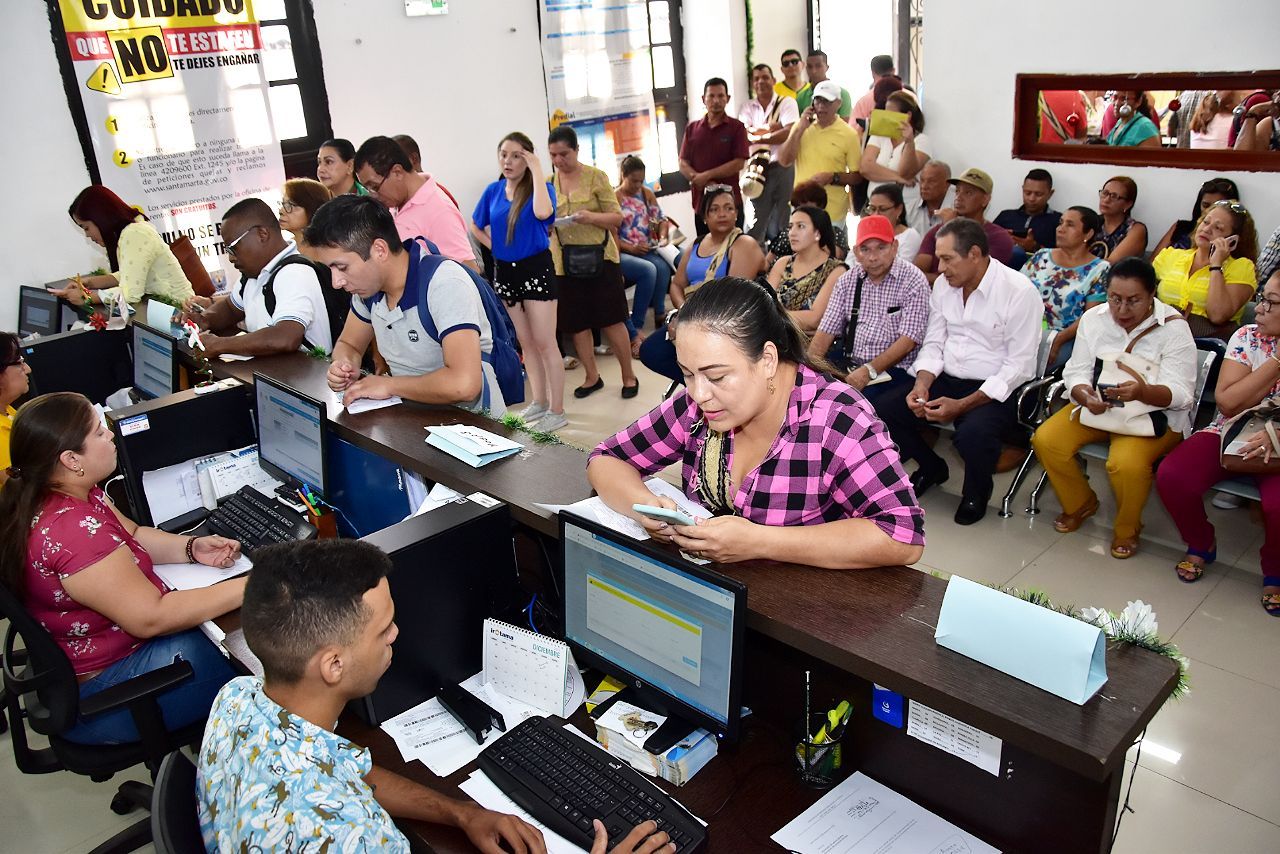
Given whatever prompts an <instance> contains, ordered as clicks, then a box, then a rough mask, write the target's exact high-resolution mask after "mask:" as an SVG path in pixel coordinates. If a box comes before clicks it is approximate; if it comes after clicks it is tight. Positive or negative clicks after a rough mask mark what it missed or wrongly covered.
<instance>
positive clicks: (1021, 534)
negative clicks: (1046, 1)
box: [0, 357, 1280, 854]
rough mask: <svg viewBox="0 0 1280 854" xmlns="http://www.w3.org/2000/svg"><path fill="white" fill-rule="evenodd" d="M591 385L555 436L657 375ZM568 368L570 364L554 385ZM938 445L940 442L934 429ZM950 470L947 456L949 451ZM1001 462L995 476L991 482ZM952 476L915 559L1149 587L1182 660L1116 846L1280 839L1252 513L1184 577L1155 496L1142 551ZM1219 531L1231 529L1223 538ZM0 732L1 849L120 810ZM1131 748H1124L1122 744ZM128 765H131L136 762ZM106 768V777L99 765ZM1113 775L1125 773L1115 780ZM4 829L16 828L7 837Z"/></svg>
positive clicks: (1059, 586)
mask: <svg viewBox="0 0 1280 854" xmlns="http://www.w3.org/2000/svg"><path fill="white" fill-rule="evenodd" d="M599 361H600V367H601V374H602V376H603V377H604V379H605V388H604V389H603V390H601V391H599V392H597V393H596V394H594V395H592V396H591V397H590V398H588V399H586V400H574V399H573V398H572V397H571V396H570V397H569V400H568V403H567V405H566V409H567V412H568V415H569V420H570V425H569V426H568V427H566V428H564V429H563V430H561V431H560V435H561V436H562V437H563V438H564V439H565V440H566V441H568V442H571V443H572V444H575V445H578V446H580V447H591V446H593V445H594V444H595V443H596V442H598V441H599V439H600V438H601V437H603V436H605V435H607V434H608V433H610V432H612V431H613V430H616V429H618V428H619V427H621V426H623V425H625V424H627V423H629V422H630V421H631V420H634V419H635V418H636V417H638V416H639V415H640V414H642V413H643V412H645V411H646V410H647V409H648V408H650V407H651V406H653V405H655V404H656V403H657V402H658V400H659V398H660V396H661V394H662V392H663V390H664V389H665V388H666V386H667V383H666V381H664V380H663V379H661V378H660V377H657V376H655V375H654V374H651V373H649V372H648V371H646V370H644V369H643V367H637V373H638V375H639V376H640V384H641V393H640V395H639V397H637V398H636V399H634V400H622V399H621V398H620V397H619V396H618V391H619V389H620V388H621V379H620V374H619V370H618V364H617V361H616V360H614V359H613V358H611V357H602V358H600V360H599ZM581 381H582V370H581V369H578V370H577V371H571V372H570V373H569V375H568V378H567V380H566V385H567V386H568V387H570V388H571V387H572V386H574V385H577V384H580V383H581ZM940 447H941V448H942V449H943V452H944V453H951V452H950V450H949V440H947V439H945V438H944V439H943V440H942V441H941V442H940ZM952 470H953V471H954V472H956V473H957V474H959V472H960V471H961V468H960V467H959V463H958V461H953V469H952ZM1091 474H1092V475H1093V482H1094V483H1095V484H1096V487H1095V488H1096V489H1097V490H1098V492H1099V495H1100V496H1101V497H1102V499H1103V510H1102V513H1100V514H1099V517H1100V518H1107V514H1108V512H1109V511H1113V510H1114V503H1113V502H1112V501H1111V498H1110V491H1109V489H1107V486H1106V477H1105V474H1104V473H1103V472H1102V470H1101V469H1100V468H1096V467H1094V468H1091ZM1007 477H1008V476H1005V477H1004V478H1003V479H1002V481H1001V482H1000V483H998V485H997V494H1002V492H1003V487H1004V486H1005V485H1006V484H1007ZM958 484H959V478H958V477H956V478H953V480H952V482H949V483H947V484H946V485H945V486H943V487H941V488H939V489H935V490H934V491H932V492H931V493H929V494H928V495H927V496H925V498H924V500H923V502H922V503H923V505H924V507H925V510H926V512H927V513H928V514H929V524H928V540H929V543H928V546H927V548H926V549H925V554H924V558H923V559H922V560H921V561H920V563H919V564H918V565H917V568H918V569H921V570H923V571H930V572H937V573H939V574H943V575H946V574H948V573H957V574H960V575H964V576H966V577H969V578H974V579H976V580H980V581H986V582H993V583H1002V584H1009V585H1013V586H1017V587H1035V588H1038V589H1041V590H1044V591H1046V592H1047V593H1048V594H1049V595H1050V596H1051V597H1052V598H1053V599H1054V600H1055V601H1059V602H1064V603H1072V604H1075V605H1077V606H1088V605H1096V606H1103V607H1106V608H1110V609H1112V610H1118V609H1120V608H1123V607H1124V605H1125V603H1126V602H1128V601H1129V600H1130V599H1142V600H1144V601H1146V602H1148V603H1151V604H1152V605H1153V606H1154V608H1155V610H1156V615H1157V618H1158V620H1159V633H1160V635H1161V636H1162V637H1164V638H1166V639H1168V640H1172V641H1173V642H1174V643H1176V644H1178V645H1179V647H1180V648H1181V650H1182V652H1183V654H1185V655H1186V656H1188V657H1189V658H1190V660H1191V670H1190V674H1191V687H1192V690H1191V693H1190V695H1189V696H1187V697H1186V698H1185V699H1182V700H1180V701H1176V702H1173V701H1171V702H1170V703H1169V704H1168V705H1167V706H1166V707H1165V708H1164V709H1163V710H1161V712H1160V713H1159V714H1158V715H1157V716H1156V718H1155V720H1154V721H1153V722H1152V724H1151V727H1150V729H1149V731H1148V733H1147V737H1148V748H1149V749H1147V750H1144V751H1143V752H1142V755H1141V757H1140V758H1139V760H1138V769H1137V774H1136V778H1135V783H1134V786H1133V794H1132V798H1131V801H1130V803H1131V806H1132V807H1133V809H1134V812H1133V813H1132V814H1129V815H1127V816H1126V817H1125V819H1124V821H1123V824H1122V826H1121V832H1120V836H1119V840H1118V842H1117V844H1116V848H1115V850H1116V851H1117V852H1119V854H1148V852H1229V854H1255V853H1256V854H1274V852H1276V851H1278V850H1280V799H1277V797H1276V794H1275V793H1276V791H1277V790H1280V751H1277V750H1276V749H1275V746H1274V745H1275V743H1276V737H1275V733H1274V731H1273V730H1272V729H1271V727H1272V726H1273V725H1274V724H1275V723H1276V715H1277V713H1278V712H1280V668H1277V669H1272V665H1275V664H1276V663H1277V662H1280V620H1277V619H1275V618H1272V617H1268V616H1267V615H1266V614H1264V613H1263V611H1262V608H1261V606H1260V605H1259V604H1258V593H1259V590H1260V584H1259V582H1260V578H1259V570H1258V559H1257V549H1258V546H1259V545H1260V543H1261V528H1260V527H1258V525H1257V524H1255V523H1254V522H1253V521H1251V519H1250V516H1249V513H1248V511H1246V510H1236V511H1217V510H1214V511H1211V513H1213V514H1214V515H1213V518H1214V520H1215V523H1216V524H1217V526H1218V532H1219V542H1220V543H1222V544H1223V545H1224V547H1226V548H1230V550H1231V551H1230V553H1228V554H1224V555H1223V557H1222V558H1220V560H1219V562H1218V564H1216V565H1214V566H1213V567H1211V568H1210V569H1209V571H1208V572H1207V573H1206V574H1205V576H1204V578H1203V579H1202V580H1201V581H1200V582H1199V583H1196V584H1182V583H1180V582H1179V581H1178V580H1177V578H1176V577H1175V575H1174V572H1173V564H1174V563H1175V562H1176V560H1177V559H1178V557H1179V554H1180V553H1179V551H1178V550H1177V549H1176V548H1175V545H1176V536H1175V534H1174V532H1173V528H1172V525H1171V523H1170V522H1169V520H1168V517H1167V516H1166V515H1165V514H1164V513H1163V510H1162V509H1161V508H1160V507H1159V502H1158V501H1156V500H1154V499H1153V501H1152V503H1150V504H1149V505H1148V507H1147V512H1146V516H1145V522H1146V525H1147V528H1146V530H1145V531H1144V538H1143V547H1142V551H1141V552H1140V553H1139V554H1138V555H1137V556H1136V557H1134V558H1133V559H1131V560H1128V561H1117V560H1113V559H1112V558H1111V557H1110V556H1109V555H1108V551H1107V547H1108V544H1109V539H1110V534H1109V532H1108V531H1107V530H1105V529H1104V528H1103V527H1101V526H1100V525H1099V524H1096V523H1094V522H1090V523H1088V524H1086V526H1085V527H1084V528H1082V529H1081V530H1080V531H1078V532H1076V533H1074V534H1067V535H1061V534H1057V533H1055V532H1054V531H1053V529H1052V521H1053V517H1054V516H1055V515H1057V513H1058V512H1059V508H1058V506H1057V504H1056V502H1055V500H1054V499H1053V495H1052V491H1051V490H1046V493H1045V499H1044V500H1043V501H1042V506H1043V508H1044V510H1043V512H1042V513H1041V514H1040V515H1039V516H1037V517H1034V518H1029V517H1027V516H1025V515H1024V514H1023V513H1022V512H1021V508H1022V507H1024V506H1025V503H1026V491H1027V489H1028V488H1029V487H1026V488H1024V490H1023V493H1022V494H1021V495H1020V501H1018V502H1015V505H1014V506H1015V511H1016V512H1015V515H1014V516H1013V517H1012V518H1009V519H1001V518H999V516H997V515H996V513H995V509H994V508H993V509H992V511H991V512H990V513H989V514H988V515H987V518H986V519H984V520H983V521H982V522H980V523H978V524H977V525H975V526H973V527H970V528H961V527H959V526H957V525H955V524H954V523H953V522H952V521H951V515H952V513H953V512H954V511H955V503H956V500H957V498H956V495H955V493H954V490H955V489H957V488H958ZM1227 544H1230V545H1229V546H1228V545H1227ZM7 741H8V736H4V737H2V738H0V792H3V795H2V796H0V828H3V829H4V833H3V839H4V842H0V850H5V851H7V850H13V851H30V852H37V854H45V852H48V853H49V854H57V852H80V851H85V850H87V849H89V848H91V847H92V846H93V845H94V844H96V843H97V842H99V841H101V840H102V839H104V838H106V837H107V836H109V835H110V834H112V833H114V832H116V831H117V830H118V829H120V828H122V827H124V826H126V825H127V823H128V819H126V818H120V817H117V816H115V815H113V814H112V813H111V812H110V810H109V809H108V803H109V801H110V797H111V788H110V787H109V786H108V785H99V784H95V783H91V782H89V781H88V780H87V779H84V778H79V777H74V776H73V775H70V774H53V775H47V776H43V777H25V776H23V775H21V774H19V773H18V771H17V770H16V768H15V767H14V764H13V756H12V752H11V751H10V749H9V748H8V746H7ZM1133 755H1134V754H1133V752H1132V751H1131V754H1130V758H1131V759H1132V758H1133ZM139 778H140V777H139ZM113 782H114V781H113ZM1127 782H1128V781H1127V778H1126V784H1127ZM14 840H22V842H21V843H15V842H14Z"/></svg>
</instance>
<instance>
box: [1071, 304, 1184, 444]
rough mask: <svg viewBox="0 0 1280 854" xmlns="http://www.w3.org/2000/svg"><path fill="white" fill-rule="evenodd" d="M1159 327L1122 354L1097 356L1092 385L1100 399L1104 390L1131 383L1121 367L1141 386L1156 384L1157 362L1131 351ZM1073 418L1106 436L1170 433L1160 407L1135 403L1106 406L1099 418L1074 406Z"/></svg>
mask: <svg viewBox="0 0 1280 854" xmlns="http://www.w3.org/2000/svg"><path fill="white" fill-rule="evenodd" d="M1159 326H1160V324H1158V323H1153V324H1151V325H1150V326H1149V327H1147V328H1146V329H1145V330H1143V331H1142V332H1140V333H1139V334H1138V335H1137V336H1136V337H1134V339H1133V340H1132V341H1130V342H1129V346H1128V347H1125V348H1124V350H1123V351H1119V352H1111V353H1101V354H1099V355H1098V358H1097V359H1095V360H1094V367H1093V385H1094V387H1095V388H1096V389H1098V392H1099V396H1101V394H1102V390H1103V389H1105V388H1108V387H1110V386H1116V385H1121V384H1123V383H1127V382H1132V381H1133V375H1132V374H1130V373H1129V372H1128V371H1126V370H1124V369H1123V368H1122V367H1121V365H1123V366H1125V367H1127V368H1129V369H1131V370H1133V371H1134V372H1136V373H1137V374H1139V375H1140V376H1141V377H1142V380H1143V382H1145V383H1149V384H1150V383H1154V382H1155V380H1156V377H1157V376H1159V374H1160V363H1159V361H1158V360H1154V359H1148V358H1146V357H1145V356H1139V355H1137V354H1135V353H1134V352H1133V348H1134V345H1136V344H1137V343H1138V342H1139V341H1141V340H1142V339H1143V338H1144V337H1146V336H1147V335H1149V334H1151V333H1152V332H1154V331H1155V330H1156V329H1157V328H1158V327H1159ZM1104 399H1105V398H1104ZM1073 414H1074V415H1078V416H1079V417H1080V423H1081V424H1083V425H1085V426H1086V427H1093V428H1094V429H1097V430H1106V431H1107V432H1108V433H1116V434H1119V435H1121V436H1163V435H1164V434H1165V431H1166V430H1168V429H1169V419H1168V417H1167V416H1166V415H1165V414H1164V409H1163V408H1162V407H1159V406H1152V405H1151V404H1149V403H1142V402H1140V401H1137V400H1129V401H1125V402H1124V403H1119V404H1118V405H1112V406H1109V407H1108V408H1107V411H1106V412H1103V413H1102V414H1101V415H1094V414H1093V413H1092V412H1090V411H1089V407H1087V406H1079V405H1077V406H1076V408H1075V411H1074V413H1073Z"/></svg>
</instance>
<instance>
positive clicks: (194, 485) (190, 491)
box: [142, 460, 205, 525]
mask: <svg viewBox="0 0 1280 854" xmlns="http://www.w3.org/2000/svg"><path fill="white" fill-rule="evenodd" d="M142 492H143V494H145V495H146V497H147V506H148V507H150V508H151V519H152V521H153V522H155V524H157V525H162V524H164V523H165V522H168V521H169V520H170V519H176V518H178V517H179V516H181V515H182V514H183V513H190V512H191V511H192V510H195V509H197V508H200V507H204V506H205V504H204V499H203V498H202V495H201V492H200V475H199V474H198V473H197V472H196V464H195V461H194V460H187V461H186V462H185V463H178V464H176V465H172V466H165V467H164V468H160V469H155V470H154V471H144V472H143V473H142Z"/></svg>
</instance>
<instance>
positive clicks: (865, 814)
mask: <svg viewBox="0 0 1280 854" xmlns="http://www.w3.org/2000/svg"><path fill="white" fill-rule="evenodd" d="M772 839H773V841H774V842H776V843H778V844H779V845H781V846H782V847H783V848H786V849H787V850H789V851H796V852H799V854H1000V852H999V850H998V849H996V848H992V847H991V846H990V845H988V844H987V843H985V842H983V841H982V840H981V839H978V837H976V836H974V835H972V834H970V833H965V832H964V831H963V830H961V829H960V828H958V827H956V826H955V825H954V824H951V823H950V822H948V821H943V820H942V819H940V818H938V817H937V816H936V815H934V814H933V813H931V812H929V811H928V810H926V809H925V808H924V807H922V806H920V805H919V804H917V803H915V802H913V801H911V800H908V799H907V798H904V797H903V796H902V795H900V794H898V793H897V792H895V791H893V790H892V789H890V788H889V787H888V786H884V785H881V784H880V783H877V782H876V781H875V780H872V779H871V778H870V777H868V776H866V775H865V774H863V773H862V772H858V773H856V774H854V775H853V776H852V777H850V778H849V779H847V780H845V781H844V782H843V783H841V784H840V785H838V786H836V787H835V788H834V789H832V790H831V791H830V792H827V793H826V794H825V795H823V796H822V799H821V800H820V801H818V802H817V803H816V804H814V805H813V806H811V807H809V808H808V809H807V810H805V811H804V812H802V813H801V814H800V815H799V816H797V817H796V818H795V819H793V820H792V821H791V822H790V823H789V824H787V826H786V827H784V828H782V829H781V830H779V831H778V832H777V833H775V834H774V835H773V837H772Z"/></svg>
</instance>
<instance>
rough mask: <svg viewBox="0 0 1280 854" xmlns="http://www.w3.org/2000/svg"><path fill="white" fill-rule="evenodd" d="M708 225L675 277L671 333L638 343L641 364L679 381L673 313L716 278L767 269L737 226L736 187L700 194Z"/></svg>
mask: <svg viewBox="0 0 1280 854" xmlns="http://www.w3.org/2000/svg"><path fill="white" fill-rule="evenodd" d="M699 214H700V215H701V216H702V219H703V221H704V222H706V224H707V233H706V234H704V235H703V236H702V237H699V238H698V239H697V240H695V241H694V243H693V246H692V247H690V249H689V251H688V252H686V253H685V254H684V255H683V256H682V257H681V258H680V267H679V269H677V270H676V274H675V276H674V277H673V278H672V279H671V289H670V291H669V294H670V296H671V304H672V305H674V306H675V307H676V308H675V310H673V311H671V312H670V313H669V314H668V315H667V334H666V335H650V336H649V337H648V338H646V339H645V340H644V343H643V344H641V345H640V362H641V363H642V364H643V365H644V366H645V367H647V368H648V369H649V370H651V371H653V372H654V373H656V374H660V375H662V376H664V377H670V378H671V379H673V380H675V381H676V382H684V375H683V374H681V372H680V366H679V365H678V364H677V363H676V345H675V340H676V323H675V314H676V311H678V310H679V308H680V306H682V305H684V301H685V298H686V297H687V296H688V295H689V294H691V293H693V291H695V290H697V289H698V288H700V287H701V286H702V285H703V284H705V283H706V282H710V281H712V280H713V279H721V278H724V277H725V276H736V277H738V278H740V279H754V278H755V277H756V276H758V275H760V272H761V271H762V270H763V269H764V252H763V251H762V250H761V249H760V244H758V243H756V242H755V240H754V239H752V238H751V237H749V236H748V235H745V234H743V233H742V229H740V228H738V227H737V219H738V206H737V204H736V203H735V202H734V199H733V188H732V187H729V186H728V185H726V184H710V185H708V186H707V187H705V188H704V189H703V191H702V209H701V210H700V211H699Z"/></svg>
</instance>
